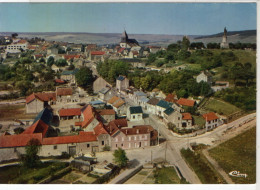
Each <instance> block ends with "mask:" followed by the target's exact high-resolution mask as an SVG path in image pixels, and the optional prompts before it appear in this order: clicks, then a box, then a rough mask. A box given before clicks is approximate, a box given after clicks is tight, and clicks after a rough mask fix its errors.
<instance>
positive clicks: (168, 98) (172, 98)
mask: <svg viewBox="0 0 260 190" xmlns="http://www.w3.org/2000/svg"><path fill="white" fill-rule="evenodd" d="M164 100H165V101H167V102H171V103H175V102H177V101H178V98H177V96H176V95H175V94H168V95H167V96H166V98H165V99H164Z"/></svg>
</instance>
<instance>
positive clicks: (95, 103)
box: [89, 100, 106, 109]
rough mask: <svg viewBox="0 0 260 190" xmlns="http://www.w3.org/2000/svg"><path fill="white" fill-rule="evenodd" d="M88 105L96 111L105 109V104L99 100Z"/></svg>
mask: <svg viewBox="0 0 260 190" xmlns="http://www.w3.org/2000/svg"><path fill="white" fill-rule="evenodd" d="M89 104H90V105H91V106H92V107H94V108H97V109H103V108H104V107H105V105H106V104H105V103H104V102H102V101H100V100H94V101H91V102H89Z"/></svg>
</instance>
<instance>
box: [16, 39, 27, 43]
mask: <svg viewBox="0 0 260 190" xmlns="http://www.w3.org/2000/svg"><path fill="white" fill-rule="evenodd" d="M17 43H18V44H25V43H27V41H26V40H19V41H18V42H17Z"/></svg>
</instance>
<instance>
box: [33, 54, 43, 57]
mask: <svg viewBox="0 0 260 190" xmlns="http://www.w3.org/2000/svg"><path fill="white" fill-rule="evenodd" d="M34 56H35V57H36V58H40V57H43V55H42V54H37V55H34Z"/></svg>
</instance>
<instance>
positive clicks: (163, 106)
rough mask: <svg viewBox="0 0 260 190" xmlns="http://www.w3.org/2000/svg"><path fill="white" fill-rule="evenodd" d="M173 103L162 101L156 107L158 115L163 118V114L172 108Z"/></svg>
mask: <svg viewBox="0 0 260 190" xmlns="http://www.w3.org/2000/svg"><path fill="white" fill-rule="evenodd" d="M172 104H173V103H171V102H166V101H165V100H160V101H159V102H158V103H157V105H156V112H155V113H156V115H158V116H161V117H163V112H164V111H165V110H166V109H167V108H170V107H172Z"/></svg>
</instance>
